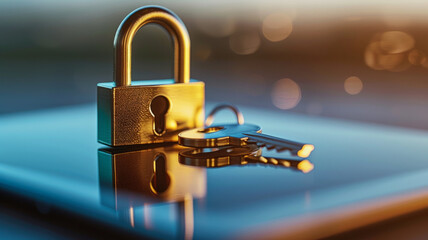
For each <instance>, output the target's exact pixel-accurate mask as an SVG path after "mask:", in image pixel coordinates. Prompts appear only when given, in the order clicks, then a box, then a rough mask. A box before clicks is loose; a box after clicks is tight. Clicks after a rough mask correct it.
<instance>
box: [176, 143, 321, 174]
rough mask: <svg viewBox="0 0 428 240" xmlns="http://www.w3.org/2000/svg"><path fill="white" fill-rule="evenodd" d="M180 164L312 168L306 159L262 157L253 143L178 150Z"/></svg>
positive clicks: (215, 166) (216, 166)
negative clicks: (242, 145) (241, 145)
mask: <svg viewBox="0 0 428 240" xmlns="http://www.w3.org/2000/svg"><path fill="white" fill-rule="evenodd" d="M179 161H180V163H181V164H185V165H191V166H199V167H207V168H218V167H226V166H232V165H247V164H263V165H272V166H279V167H285V168H292V169H295V170H299V171H301V172H303V173H308V172H310V171H312V169H313V168H314V166H313V164H312V163H311V162H310V161H308V160H306V159H286V158H272V157H263V156H262V151H261V148H259V147H257V146H256V145H254V144H250V145H247V146H244V147H233V146H228V147H220V148H209V149H207V148H195V149H190V150H185V151H182V152H180V155H179Z"/></svg>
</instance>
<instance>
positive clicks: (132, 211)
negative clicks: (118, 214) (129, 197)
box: [129, 207, 135, 227]
mask: <svg viewBox="0 0 428 240" xmlns="http://www.w3.org/2000/svg"><path fill="white" fill-rule="evenodd" d="M129 222H130V223H131V226H132V227H135V224H134V207H130V208H129Z"/></svg>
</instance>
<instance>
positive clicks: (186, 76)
mask: <svg viewBox="0 0 428 240" xmlns="http://www.w3.org/2000/svg"><path fill="white" fill-rule="evenodd" d="M148 23H157V24H159V25H161V26H162V27H164V28H165V29H166V30H167V31H168V33H169V34H171V36H172V37H173V40H174V49H175V50H174V55H175V63H174V77H175V80H174V79H163V80H155V81H154V80H152V81H132V82H131V48H132V39H133V38H134V36H135V34H136V32H137V31H138V30H139V29H140V28H141V27H142V26H144V25H146V24H148ZM114 50H115V62H114V64H115V65H114V82H108V83H99V84H98V90H97V91H98V100H97V104H98V141H99V142H100V143H103V144H106V145H109V146H125V145H136V144H148V143H161V142H176V141H177V140H178V138H177V134H178V133H179V132H181V131H183V130H186V129H190V128H195V127H201V126H202V125H203V118H204V102H205V84H204V83H203V82H201V81H197V80H194V79H190V38H189V34H188V32H187V29H186V27H185V26H184V24H183V22H182V21H181V20H180V18H179V17H178V16H176V15H175V14H174V13H173V12H171V11H170V10H168V9H165V8H162V7H158V6H147V7H142V8H139V9H136V10H135V11H133V12H132V13H130V14H129V15H128V16H127V17H126V18H125V19H124V20H123V21H122V23H121V24H120V26H119V28H118V29H117V32H116V36H115V39H114Z"/></svg>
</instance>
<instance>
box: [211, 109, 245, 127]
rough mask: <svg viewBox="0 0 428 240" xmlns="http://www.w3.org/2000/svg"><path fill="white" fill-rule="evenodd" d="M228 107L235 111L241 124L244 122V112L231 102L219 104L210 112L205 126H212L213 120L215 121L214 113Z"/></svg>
mask: <svg viewBox="0 0 428 240" xmlns="http://www.w3.org/2000/svg"><path fill="white" fill-rule="evenodd" d="M225 108H228V109H230V110H232V111H233V113H235V116H236V121H237V122H238V124H239V125H242V124H244V115H243V114H242V112H241V111H239V109H238V108H237V107H235V106H233V105H230V104H222V105H218V106H216V107H215V108H214V109H213V110H212V111H211V112H210V114H208V117H207V118H206V120H205V126H206V127H208V126H210V125H211V124H212V123H213V122H214V115H215V114H216V113H217V112H219V111H220V110H222V109H225Z"/></svg>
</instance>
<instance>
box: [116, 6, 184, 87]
mask: <svg viewBox="0 0 428 240" xmlns="http://www.w3.org/2000/svg"><path fill="white" fill-rule="evenodd" d="M148 23H157V24H159V25H161V26H162V27H164V28H165V29H166V30H167V31H168V33H169V34H171V36H172V37H173V40H174V78H175V82H177V83H188V82H189V79H190V38H189V33H188V32H187V29H186V26H185V25H184V24H183V22H182V21H181V19H180V18H179V17H178V16H177V15H175V14H174V13H173V12H171V11H170V10H168V9H166V8H163V7H159V6H145V7H141V8H138V9H136V10H135V11H133V12H131V13H130V14H129V15H128V16H126V17H125V19H124V20H123V21H122V23H121V24H120V25H119V27H118V28H117V31H116V35H115V37H114V54H115V57H114V65H115V66H114V71H115V72H114V81H115V83H116V86H117V87H122V86H129V85H131V53H132V40H133V39H134V36H135V34H136V33H137V31H138V30H139V29H140V28H141V27H143V26H144V25H146V24H148Z"/></svg>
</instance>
